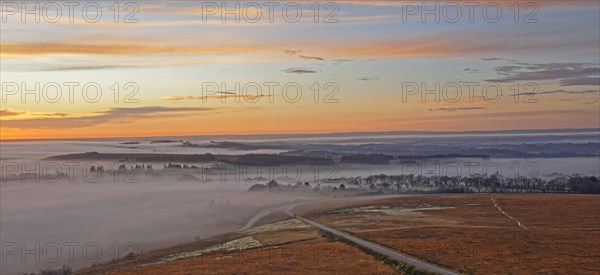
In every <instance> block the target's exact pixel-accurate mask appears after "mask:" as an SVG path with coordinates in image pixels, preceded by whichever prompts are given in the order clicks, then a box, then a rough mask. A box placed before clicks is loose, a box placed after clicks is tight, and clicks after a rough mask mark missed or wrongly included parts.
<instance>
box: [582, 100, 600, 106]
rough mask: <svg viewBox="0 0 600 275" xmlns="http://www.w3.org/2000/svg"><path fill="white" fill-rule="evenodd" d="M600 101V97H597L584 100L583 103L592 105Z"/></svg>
mask: <svg viewBox="0 0 600 275" xmlns="http://www.w3.org/2000/svg"><path fill="white" fill-rule="evenodd" d="M598 102H600V100H598V99H595V100H591V101H587V102H584V103H583V104H588V105H592V104H596V103H598Z"/></svg>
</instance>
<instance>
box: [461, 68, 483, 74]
mask: <svg viewBox="0 0 600 275" xmlns="http://www.w3.org/2000/svg"><path fill="white" fill-rule="evenodd" d="M463 71H465V72H467V73H472V74H473V73H477V72H479V70H477V69H471V68H465V69H464V70H463Z"/></svg>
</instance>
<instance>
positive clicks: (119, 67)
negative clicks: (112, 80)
mask: <svg viewBox="0 0 600 275" xmlns="http://www.w3.org/2000/svg"><path fill="white" fill-rule="evenodd" d="M133 67H135V66H114V65H104V66H69V67H56V68H47V69H43V70H42V71H88V70H105V69H121V68H133Z"/></svg>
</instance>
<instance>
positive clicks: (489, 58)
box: [481, 57, 504, 61]
mask: <svg viewBox="0 0 600 275" xmlns="http://www.w3.org/2000/svg"><path fill="white" fill-rule="evenodd" d="M481 60H483V61H500V60H504V58H502V57H488V58H485V57H484V58H482V59H481Z"/></svg>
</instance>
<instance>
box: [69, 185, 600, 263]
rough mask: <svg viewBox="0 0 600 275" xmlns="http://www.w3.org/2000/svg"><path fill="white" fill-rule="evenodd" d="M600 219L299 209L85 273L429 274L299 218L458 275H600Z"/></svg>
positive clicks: (584, 199)
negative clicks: (225, 232) (241, 229)
mask: <svg viewBox="0 0 600 275" xmlns="http://www.w3.org/2000/svg"><path fill="white" fill-rule="evenodd" d="M598 210H600V197H599V196H597V195H568V194H510V195H506V194H491V195H490V194H465V195H463V194H461V195H454V194H453V195H411V196H391V197H373V198H362V199H338V200H329V201H325V202H319V203H309V204H303V205H299V206H296V207H295V208H294V209H293V210H292V211H293V213H291V212H289V211H283V212H280V211H274V212H273V213H271V214H270V215H267V216H265V217H263V218H261V219H260V220H259V221H258V222H257V224H255V225H254V226H253V227H251V228H249V229H246V230H243V231H239V232H234V233H229V234H224V235H220V236H217V237H214V238H211V239H206V240H199V241H197V242H194V243H191V244H186V245H180V246H176V247H172V248H169V249H163V250H158V251H153V252H149V253H144V254H140V255H129V256H128V257H127V259H123V260H121V261H117V262H113V263H110V264H105V265H99V266H95V267H92V268H89V269H85V270H82V271H80V272H79V273H80V274H106V273H111V274H142V273H143V274H258V273H260V274H265V273H267V274H391V273H402V272H403V271H406V270H407V269H406V268H409V269H408V270H409V272H408V273H419V272H422V271H420V270H418V269H416V268H415V269H413V268H412V267H410V266H406V265H402V264H399V263H398V262H395V261H391V260H390V259H386V257H383V256H382V255H377V254H376V253H373V252H372V251H368V250H365V249H363V248H361V247H360V246H357V245H356V244H353V243H352V242H349V241H347V240H343V239H340V238H336V237H335V236H331V234H326V233H324V232H323V231H320V230H319V229H317V228H315V227H312V226H310V225H309V224H307V223H305V222H302V220H301V219H299V218H295V217H293V216H297V217H303V218H306V219H308V220H312V221H316V222H318V223H321V224H325V225H327V226H329V227H331V228H336V229H338V230H341V231H344V232H347V233H350V234H352V235H354V236H357V237H358V238H361V239H363V240H368V241H371V242H373V243H377V244H380V245H381V246H384V247H387V248H390V249H392V250H394V251H398V252H400V253H403V254H406V255H409V256H412V257H413V258H416V259H419V260H421V261H423V262H427V263H431V264H434V265H436V266H440V267H443V268H445V269H447V270H450V271H455V272H458V273H465V274H532V273H536V274H597V273H598V272H600V252H599V251H600V211H598ZM286 212H287V214H286ZM290 214H291V215H292V216H290ZM415 271H416V272H415Z"/></svg>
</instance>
